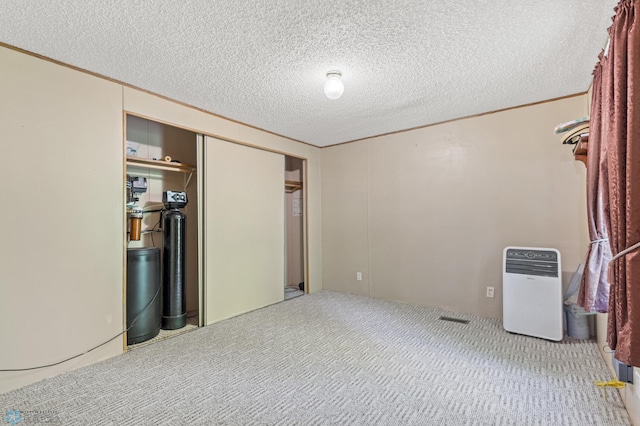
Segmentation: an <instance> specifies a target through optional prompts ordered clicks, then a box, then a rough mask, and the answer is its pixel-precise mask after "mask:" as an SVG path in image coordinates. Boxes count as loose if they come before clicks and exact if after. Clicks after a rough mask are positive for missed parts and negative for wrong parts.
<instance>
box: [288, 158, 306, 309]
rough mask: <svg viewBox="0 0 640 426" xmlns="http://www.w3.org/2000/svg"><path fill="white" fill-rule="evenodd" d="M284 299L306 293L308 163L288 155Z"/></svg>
mask: <svg viewBox="0 0 640 426" xmlns="http://www.w3.org/2000/svg"><path fill="white" fill-rule="evenodd" d="M284 160H285V201H286V206H285V233H286V238H285V244H286V256H285V262H286V277H285V293H284V298H285V300H288V299H291V298H294V297H297V296H302V295H303V294H305V293H306V291H307V289H306V286H305V278H304V277H305V270H304V264H305V262H304V253H305V250H304V232H303V230H304V214H303V209H304V175H305V173H304V172H305V170H304V166H305V162H304V160H302V159H300V158H296V157H291V156H285V159H284Z"/></svg>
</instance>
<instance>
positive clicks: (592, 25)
mask: <svg viewBox="0 0 640 426" xmlns="http://www.w3.org/2000/svg"><path fill="white" fill-rule="evenodd" d="M616 4H617V0H562V1H559V0H534V1H527V2H521V1H517V0H456V1H427V0H404V1H402V0H396V1H383V0H343V1H334V0H324V1H309V0H306V1H304V0H250V1H246V0H217V1H210V0H183V1H168V0H167V1H159V0H157V1H153V0H111V1H96V0H91V1H86V0H84V1H83V0H76V1H72V0H47V1H39V0H14V1H9V0H0V11H1V12H0V41H1V42H4V43H7V44H9V45H13V46H16V47H19V48H22V49H25V50H28V51H31V52H34V53H38V54H40V55H44V56H47V57H49V58H52V59H56V60H59V61H62V62H65V63H68V64H71V65H75V66H77V67H80V68H83V69H86V70H89V71H93V72H96V73H99V74H102V75H104V76H107V77H111V78H113V79H116V80H119V81H122V82H125V83H128V84H131V85H134V86H137V87H140V88H142V89H146V90H149V91H151V92H154V93H158V94H161V95H164V96H167V97H169V98H173V99H176V100H179V101H182V102H185V103H187V104H190V105H193V106H196V107H199V108H202V109H205V110H207V111H210V112H212V113H215V114H218V115H221V116H224V117H227V118H231V119H233V120H237V121H240V122H244V123H247V124H250V125H252V126H255V127H259V128H262V129H265V130H269V131H271V132H274V133H278V134H281V135H284V136H288V137H291V138H294V139H297V140H301V141H304V142H308V143H311V144H313V145H317V146H326V145H331V144H336V143H340V142H345V141H350V140H354V139H360V138H364V137H368V136H374V135H379V134H383V133H388V132H393V131H397V130H403V129H408V128H412V127H417V126H423V125H427V124H431V123H436V122H440V121H445V120H450V119H454V118H459V117H464V116H469V115H473V114H479V113H483V112H488V111H495V110H498V109H503V108H508V107H512V106H518V105H523V104H527V103H532V102H537V101H542V100H547V99H552V98H557V97H561V96H566V95H571V94H576V93H581V92H584V91H586V90H587V89H588V87H589V84H590V81H591V72H592V70H593V67H594V65H595V63H596V61H597V55H598V53H599V52H600V51H601V49H602V48H603V47H604V44H605V42H606V38H607V32H606V29H607V27H608V26H609V25H610V23H611V17H612V16H613V14H614V11H613V8H614V6H615V5H616ZM333 69H338V70H340V71H342V75H343V81H344V85H345V91H344V95H343V96H342V97H341V98H340V99H338V100H334V101H332V100H329V99H327V98H326V97H325V96H324V94H323V92H322V87H323V84H324V81H325V75H326V73H327V71H329V70H333ZM0 75H1V70H0Z"/></svg>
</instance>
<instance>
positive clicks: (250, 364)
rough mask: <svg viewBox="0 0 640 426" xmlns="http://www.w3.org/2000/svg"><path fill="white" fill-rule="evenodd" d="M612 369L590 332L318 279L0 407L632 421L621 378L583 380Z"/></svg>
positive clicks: (228, 420)
mask: <svg viewBox="0 0 640 426" xmlns="http://www.w3.org/2000/svg"><path fill="white" fill-rule="evenodd" d="M441 315H447V316H455V317H457V318H464V319H467V320H470V323H469V324H467V325H464V324H457V323H452V322H444V321H440V320H438V317H439V316H441ZM609 378H610V377H609V373H608V371H607V369H606V367H605V364H604V362H603V361H602V359H601V357H600V355H599V353H598V349H597V347H596V344H595V343H594V342H593V341H581V340H575V339H568V338H567V339H565V340H564V341H563V342H561V343H554V342H549V341H545V340H541V339H536V338H532V337H525V336H519V335H511V334H509V333H506V332H505V331H504V330H503V329H502V327H501V324H500V322H499V321H496V320H491V319H484V318H479V317H475V316H471V315H457V314H453V313H451V312H444V311H440V310H437V309H429V308H423V307H417V306H411V305H406V304H401V303H395V302H387V301H381V300H375V299H369V298H364V297H357V296H349V295H344V294H340V293H333V292H326V291H325V292H320V293H316V294H311V295H307V296H305V297H299V298H296V299H294V300H290V301H287V302H285V303H279V304H277V305H273V306H270V307H267V308H264V309H261V310H258V311H255V312H252V313H249V314H246V315H242V316H239V317H236V318H233V319H230V320H227V321H223V322H221V323H218V324H215V325H212V326H208V327H203V328H200V329H198V330H196V331H192V332H189V333H185V334H182V335H180V336H177V337H175V338H172V339H168V340H164V341H162V342H159V343H157V344H154V345H150V346H147V347H144V348H140V349H136V350H135V351H131V352H128V353H127V354H124V355H122V356H118V357H115V358H112V359H109V360H107V361H104V362H101V363H98V364H94V365H92V366H89V367H86V368H83V369H80V370H76V371H73V372H70V373H66V374H64V375H61V376H58V377H55V378H52V379H48V380H45V381H42V382H39V383H36V384H33V385H30V386H27V387H24V388H22V389H18V390H15V391H12V392H9V393H6V394H2V395H0V409H3V410H4V411H3V412H2V413H3V415H4V413H6V411H7V410H8V409H16V410H39V411H52V412H54V413H55V414H56V416H57V419H59V420H60V422H61V424H65V425H68V424H71V425H106V424H117V425H181V424H201V425H254V424H255V425H348V424H354V425H455V426H460V425H543V426H547V425H628V424H629V422H628V418H627V414H626V411H625V409H624V406H623V405H622V403H621V400H620V398H619V396H618V395H617V392H616V391H615V390H610V391H609V399H608V401H605V399H604V398H603V396H602V392H601V391H600V390H598V389H597V388H595V387H594V385H593V381H594V380H601V379H609ZM27 420H28V419H27V418H25V422H23V423H20V426H22V425H23V424H29V423H28V422H27Z"/></svg>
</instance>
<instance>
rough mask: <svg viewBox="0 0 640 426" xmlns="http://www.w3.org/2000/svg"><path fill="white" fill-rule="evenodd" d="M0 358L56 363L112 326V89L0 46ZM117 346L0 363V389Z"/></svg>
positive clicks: (116, 270)
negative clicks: (0, 205)
mask: <svg viewBox="0 0 640 426" xmlns="http://www.w3.org/2000/svg"><path fill="white" fill-rule="evenodd" d="M0 70H1V72H0V74H1V75H2V78H0V129H1V131H2V136H1V137H2V142H0V180H2V182H3V184H2V189H0V193H1V194H2V199H3V200H4V201H5V204H4V207H3V213H2V218H3V230H2V238H0V300H1V301H2V309H0V342H2V343H1V346H2V349H1V350H0V368H2V369H15V368H28V367H35V366H40V365H43V364H50V363H54V362H57V361H62V360H64V359H66V358H68V357H71V356H74V355H77V354H80V353H82V352H84V351H86V350H87V349H89V348H92V347H94V346H96V345H98V344H100V343H102V342H104V341H106V340H108V339H109V338H111V337H114V336H116V335H117V334H118V333H120V332H121V331H122V324H123V313H122V306H123V305H122V282H123V268H122V263H123V252H124V251H123V250H124V247H123V235H124V234H123V232H124V229H123V214H124V199H123V186H122V182H123V173H124V171H123V157H122V154H123V151H122V88H121V86H119V85H117V84H114V83H112V82H109V81H106V80H102V79H98V78H95V77H91V76H89V75H87V74H83V73H79V72H76V71H73V70H70V69H68V68H64V67H61V66H58V65H54V64H52V63H48V62H45V61H42V60H39V59H36V58H33V57H30V56H27V55H24V54H21V53H18V52H15V51H12V50H9V49H6V48H2V47H0ZM121 352H122V339H121V338H119V339H115V340H113V341H112V342H111V343H109V344H107V345H105V346H102V347H101V348H100V349H98V350H96V351H94V352H92V353H90V354H89V355H86V356H82V357H80V358H76V359H74V360H72V361H69V362H67V363H64V364H62V365H59V366H55V367H51V368H46V369H39V370H33V371H28V372H12V373H6V372H5V373H0V392H3V391H7V390H9V389H12V388H16V387H19V386H22V385H25V384H28V383H30V382H33V381H37V380H40V379H42V378H45V377H49V376H54V375H56V374H58V373H60V372H63V371H67V370H71V369H74V368H78V367H80V366H83V365H87V364H91V363H93V362H95V361H97V360H100V359H104V358H106V357H109V356H113V355H115V354H118V353H121Z"/></svg>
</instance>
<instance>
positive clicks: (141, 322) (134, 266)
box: [127, 247, 162, 345]
mask: <svg viewBox="0 0 640 426" xmlns="http://www.w3.org/2000/svg"><path fill="white" fill-rule="evenodd" d="M159 290H160V249H159V248H157V247H142V248H129V249H127V328H129V327H131V329H130V330H129V331H128V332H127V344H128V345H134V344H136V343H141V342H144V341H147V340H149V339H152V338H154V337H156V336H157V335H158V333H159V332H160V324H161V318H162V303H161V298H162V294H161V292H160V291H159ZM136 317H137V319H136ZM134 320H135V322H134ZM132 322H133V326H131V324H132Z"/></svg>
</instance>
